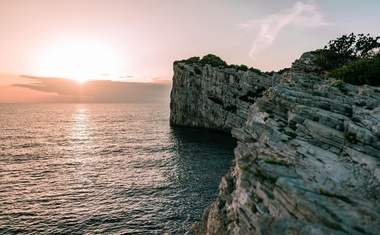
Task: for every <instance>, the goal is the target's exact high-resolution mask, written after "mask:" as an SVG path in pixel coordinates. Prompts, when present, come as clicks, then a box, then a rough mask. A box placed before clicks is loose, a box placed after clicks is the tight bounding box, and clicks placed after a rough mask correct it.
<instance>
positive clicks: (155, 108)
mask: <svg viewBox="0 0 380 235" xmlns="http://www.w3.org/2000/svg"><path fill="white" fill-rule="evenodd" d="M189 118H190V117H189ZM168 119H169V108H168V107H167V105H128V104H105V105H103V104H54V105H50V104H49V105H47V104H44V105H0V234H164V233H169V234H183V233H184V231H185V230H186V229H187V228H188V227H189V226H190V225H191V224H192V223H193V222H195V221H197V220H199V219H200V216H201V214H202V212H203V209H204V208H205V207H206V206H207V205H208V204H209V203H211V202H212V201H213V200H214V199H215V198H216V195H217V188H218V185H219V181H220V178H221V177H222V176H223V175H224V174H225V173H226V172H227V170H228V167H229V165H230V163H231V160H232V157H233V148H234V146H235V141H233V140H232V139H230V138H229V135H224V134H220V133H215V132H209V131H202V130H197V129H183V128H174V129H173V128H170V126H169V120H168Z"/></svg>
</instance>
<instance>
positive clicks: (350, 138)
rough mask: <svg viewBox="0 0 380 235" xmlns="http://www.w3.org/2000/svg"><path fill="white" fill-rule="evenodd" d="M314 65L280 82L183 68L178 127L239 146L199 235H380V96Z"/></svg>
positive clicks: (175, 100) (308, 60)
mask: <svg viewBox="0 0 380 235" xmlns="http://www.w3.org/2000/svg"><path fill="white" fill-rule="evenodd" d="M313 59H314V54H313V53H304V54H303V55H302V56H301V58H300V59H298V60H296V61H295V62H294V63H293V65H292V68H291V69H290V71H288V72H286V73H284V74H282V75H279V74H274V75H272V76H261V75H259V74H254V73H251V72H250V71H245V72H243V71H236V70H234V71H232V70H231V71H228V69H222V68H213V67H211V66H204V67H202V68H199V69H201V74H198V75H197V76H195V70H194V69H195V68H196V66H197V65H187V64H181V63H179V64H177V65H175V66H174V71H175V74H174V78H173V89H172V93H171V98H172V101H171V123H172V124H174V125H186V126H198V127H206V128H213V129H218V130H224V131H228V130H230V129H232V135H233V136H234V137H235V138H236V139H237V140H238V146H237V147H236V149H235V160H234V162H233V165H232V167H231V169H230V170H229V172H228V174H227V175H226V176H225V177H223V178H222V180H221V183H220V186H219V196H218V198H217V199H216V201H215V202H214V203H213V204H212V205H211V206H210V207H209V208H207V209H206V210H205V214H204V216H203V221H202V223H201V224H199V225H194V226H193V227H192V229H191V230H190V231H189V234H191V233H196V234H378V232H379V231H380V200H379V199H380V89H379V88H376V87H371V86H354V85H350V84H346V83H344V82H342V81H340V80H335V79H333V78H322V76H321V75H320V70H319V68H318V67H316V66H315V65H314V64H313ZM180 66H182V68H181V67H180ZM191 72H193V73H194V74H193V76H192V74H191ZM248 94H252V95H248ZM253 94H254V95H253ZM242 96H245V97H246V98H248V97H249V99H245V98H243V99H242V98H241V97H242ZM247 101H248V102H247ZM230 106H232V107H233V108H228V107H230ZM235 107H236V108H235Z"/></svg>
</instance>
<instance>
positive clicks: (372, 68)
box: [330, 57, 380, 86]
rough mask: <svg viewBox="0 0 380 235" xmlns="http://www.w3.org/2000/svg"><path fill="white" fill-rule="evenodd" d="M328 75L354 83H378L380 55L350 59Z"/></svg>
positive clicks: (375, 84)
mask: <svg viewBox="0 0 380 235" xmlns="http://www.w3.org/2000/svg"><path fill="white" fill-rule="evenodd" d="M330 76H332V77H334V78H338V79H341V80H343V81H344V82H347V83H350V84H354V85H363V84H367V85H372V86H377V85H380V57H376V58H362V59H358V60H355V61H351V62H349V63H347V64H345V65H343V66H341V67H339V68H337V69H334V70H333V71H332V72H331V73H330Z"/></svg>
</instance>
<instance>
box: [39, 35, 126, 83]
mask: <svg viewBox="0 0 380 235" xmlns="http://www.w3.org/2000/svg"><path fill="white" fill-rule="evenodd" d="M37 63H38V64H37V66H38V74H39V75H41V76H54V77H62V78H70V79H73V80H75V81H77V82H80V83H83V82H86V81H88V80H92V79H97V78H99V77H100V76H101V74H117V73H120V72H121V71H122V66H123V63H122V60H121V57H120V56H119V55H118V54H117V53H116V52H115V51H114V50H112V48H111V47H109V46H108V45H106V44H103V43H100V42H94V41H86V40H76V41H74V40H71V41H62V42H60V43H56V44H54V45H51V46H50V47H48V48H46V50H45V51H44V52H43V53H42V54H41V56H40V57H39V58H37Z"/></svg>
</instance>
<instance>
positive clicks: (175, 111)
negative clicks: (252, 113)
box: [170, 63, 281, 132]
mask: <svg viewBox="0 0 380 235" xmlns="http://www.w3.org/2000/svg"><path fill="white" fill-rule="evenodd" d="M280 80H281V77H280V76H279V75H274V76H266V75H260V74H257V73H254V72H252V71H237V70H236V69H233V68H217V67H212V66H210V65H206V66H199V65H195V64H194V65H188V64H185V63H178V64H174V77H173V88H172V91H171V96H170V109H171V115H170V123H171V125H177V126H193V127H203V128H212V129H216V130H220V131H226V132H229V131H231V129H232V128H233V127H241V126H243V124H244V122H245V121H246V118H247V115H248V113H247V111H248V109H249V107H250V106H251V105H252V104H253V103H254V101H255V100H256V98H257V97H259V96H261V95H262V92H263V91H264V90H266V89H268V88H269V87H271V86H273V85H274V84H277V83H279V82H280Z"/></svg>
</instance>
